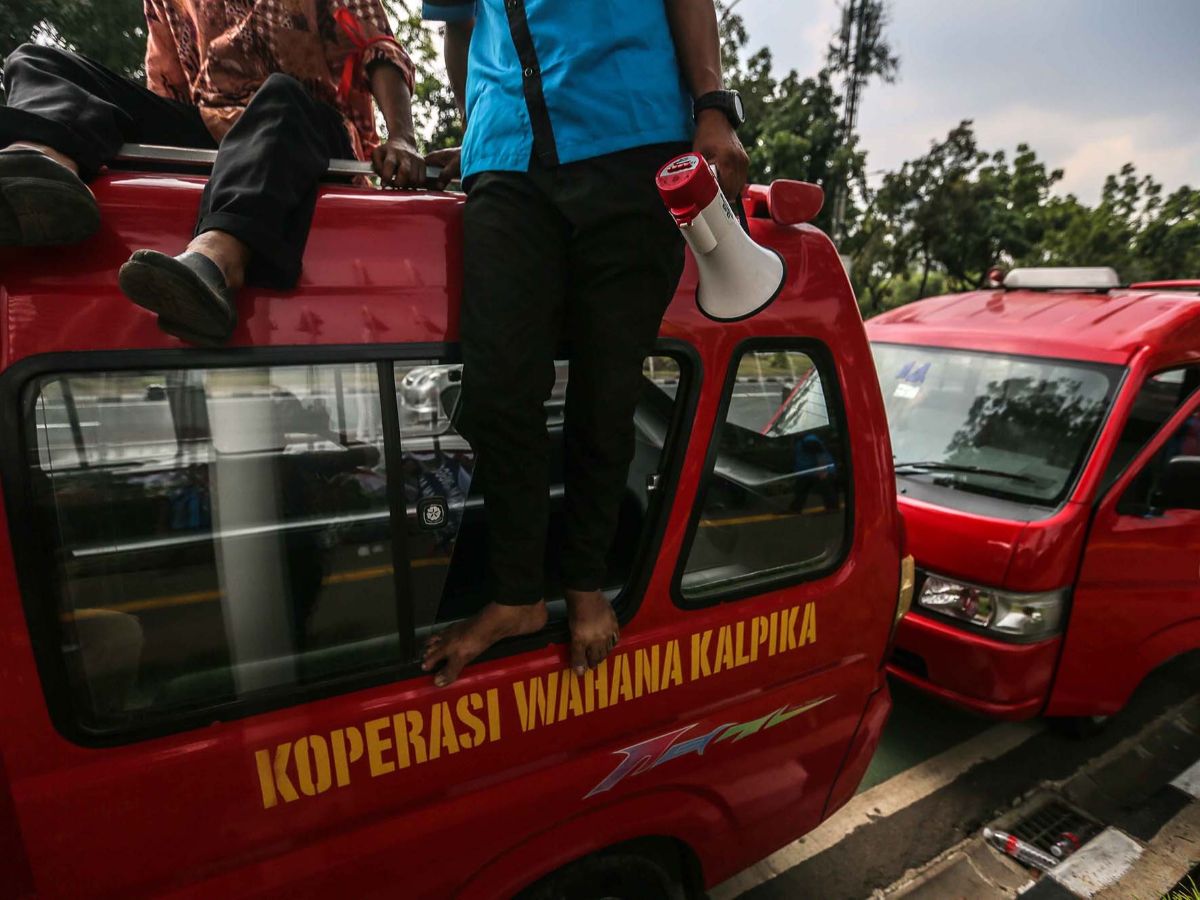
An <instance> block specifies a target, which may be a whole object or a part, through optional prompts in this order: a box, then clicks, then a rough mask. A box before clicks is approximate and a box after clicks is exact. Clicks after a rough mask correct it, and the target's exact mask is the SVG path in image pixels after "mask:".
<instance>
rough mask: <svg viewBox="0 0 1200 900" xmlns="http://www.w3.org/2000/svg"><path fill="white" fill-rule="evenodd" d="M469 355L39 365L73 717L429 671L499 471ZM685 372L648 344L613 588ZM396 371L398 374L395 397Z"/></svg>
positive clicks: (562, 373)
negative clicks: (460, 399) (429, 647)
mask: <svg viewBox="0 0 1200 900" xmlns="http://www.w3.org/2000/svg"><path fill="white" fill-rule="evenodd" d="M389 370H390V371H389ZM461 371H462V369H461V366H459V365H454V364H449V363H447V362H445V361H443V360H423V361H415V362H414V361H405V362H397V363H394V364H393V363H391V362H386V363H379V362H374V361H372V362H364V363H350V364H329V365H296V366H262V367H247V368H213V369H190V370H174V369H157V370H153V369H146V370H140V371H119V372H86V373H80V374H53V375H48V376H44V377H42V378H41V379H37V380H35V381H34V382H33V383H32V385H31V386H30V388H29V390H28V391H27V393H26V397H27V398H28V401H27V406H26V411H27V420H26V432H27V435H28V447H27V459H28V462H29V468H28V473H29V474H28V478H29V483H30V494H31V497H32V501H33V519H32V521H31V522H30V526H31V528H32V529H33V531H34V533H36V535H37V544H38V546H37V547H36V548H34V547H30V548H29V553H28V554H27V555H28V556H29V557H31V559H30V561H29V562H28V563H23V565H26V569H25V570H24V571H27V572H33V573H34V574H33V582H34V583H35V584H36V585H37V590H36V591H35V592H34V594H35V595H36V596H31V597H30V598H29V599H30V602H31V603H32V604H33V606H32V607H31V608H32V609H33V616H32V617H31V623H33V624H32V626H31V627H35V630H36V632H37V634H36V635H35V641H34V646H35V650H36V651H37V653H38V655H39V659H40V660H41V661H43V662H44V663H46V664H47V665H49V670H50V671H51V672H52V682H53V685H52V686H50V685H48V687H47V695H48V700H49V701H50V703H51V708H52V709H53V710H55V711H56V718H57V719H59V721H61V720H62V718H65V719H66V721H67V723H68V725H69V726H70V727H71V728H72V729H74V730H79V731H82V732H85V733H104V734H114V733H130V732H145V731H147V730H150V729H154V730H156V731H159V732H161V731H162V730H164V729H166V728H174V730H179V728H182V727H188V725H189V723H191V724H195V723H196V722H197V721H211V720H212V718H214V717H225V718H229V717H233V716H236V715H244V714H246V711H247V710H250V709H251V708H253V709H261V708H264V707H268V706H270V705H272V704H273V705H276V706H283V705H287V704H289V703H296V702H300V701H301V700H303V699H304V698H305V697H306V696H309V695H311V693H312V691H311V690H309V688H310V686H312V687H315V686H317V685H321V684H326V683H328V682H330V681H334V680H338V681H339V683H345V684H346V685H347V686H348V687H347V689H349V688H350V687H353V686H357V685H361V684H364V683H367V682H369V681H370V680H371V679H372V678H374V679H378V678H380V677H392V676H381V675H380V674H379V673H381V672H384V671H385V670H386V671H387V672H390V673H396V674H415V672H416V668H415V660H416V652H417V648H419V646H420V641H421V638H422V637H423V635H425V634H428V633H429V632H430V631H432V630H433V629H434V628H435V627H438V626H439V625H440V624H441V623H445V622H449V621H453V620H456V619H459V618H462V617H464V616H466V615H469V614H471V613H472V612H474V611H475V610H477V609H478V608H480V607H481V606H482V605H483V604H484V603H485V602H486V599H487V591H486V588H487V567H486V558H485V544H484V540H485V533H484V524H485V523H484V518H483V504H484V492H485V491H486V485H483V484H481V483H479V482H478V480H476V479H475V478H474V477H473V476H474V472H475V457H474V453H473V452H472V450H471V448H470V446H469V445H468V444H467V442H466V441H465V440H464V439H463V438H462V437H461V436H460V435H459V434H458V432H457V430H456V429H455V428H454V424H453V416H454V412H455V408H456V403H457V396H458V391H459V389H460V385H461ZM682 374H683V373H682V372H681V367H680V363H679V362H678V361H677V360H676V359H674V358H671V357H667V356H656V357H651V358H649V359H648V360H647V361H646V366H645V369H644V375H645V379H644V389H643V396H642V400H641V402H640V403H639V406H638V409H637V413H636V425H637V427H636V434H637V444H636V449H635V457H634V461H633V464H632V466H631V469H630V474H629V480H628V482H627V489H626V495H625V497H624V498H623V500H622V505H621V511H620V516H621V518H620V529H619V532H620V533H619V537H618V539H617V541H616V543H615V546H614V547H613V548H612V552H611V553H610V555H609V570H608V574H607V577H606V582H605V588H606V590H607V591H608V593H609V595H610V596H611V597H614V598H615V597H616V596H617V595H618V594H620V593H621V592H622V590H623V589H624V588H625V587H626V586H627V585H629V584H631V583H632V582H634V581H635V580H636V577H637V573H638V571H639V570H638V568H637V563H638V562H639V560H643V559H649V560H650V561H651V562H652V557H653V554H651V553H649V552H648V548H649V540H650V539H651V536H652V531H653V529H651V528H650V527H649V526H650V523H651V522H652V521H654V520H655V513H656V512H657V510H658V506H659V503H658V500H657V496H655V495H654V494H653V484H654V483H655V480H656V477H657V476H659V475H660V474H661V473H663V472H664V471H665V469H666V468H667V466H666V461H667V457H666V454H667V442H668V439H669V436H670V435H671V434H672V433H674V432H673V431H672V429H673V428H676V427H677V426H678V421H679V419H678V416H677V414H676V413H677V410H676V400H677V398H676V394H677V392H678V391H679V389H680V385H681V377H682ZM385 376H391V377H385ZM567 377H568V367H567V364H566V363H565V362H564V363H560V364H559V365H558V379H557V383H556V385H555V388H554V390H553V392H552V395H551V397H550V399H549V401H548V402H547V425H548V428H549V430H550V436H551V447H552V455H551V460H550V469H551V471H550V484H551V487H550V492H551V500H552V510H553V512H552V515H553V516H554V517H557V518H552V521H551V535H550V542H549V544H550V545H549V547H548V553H547V584H548V588H547V590H548V599H550V600H551V604H550V605H551V615H552V618H555V619H559V618H561V619H565V608H564V605H563V603H562V602H561V600H558V601H557V602H555V598H556V596H557V597H561V585H560V584H559V581H561V579H560V578H559V577H558V574H557V557H558V547H557V546H556V543H555V536H556V535H557V534H558V533H561V515H562V510H561V504H562V498H563V493H564V490H563V477H562V471H563V466H562V423H563V407H564V401H565V395H566V385H567ZM392 378H394V382H395V388H396V397H395V398H394V400H393V399H391V398H388V399H387V400H384V399H381V398H382V393H381V385H385V386H388V387H389V388H390V381H391V380H392ZM392 403H394V407H393V408H388V406H386V405H385V404H392ZM393 410H394V412H393ZM397 433H398V436H399V440H398V442H393V438H392V436H393V435H396V434H397ZM400 510H404V513H403V521H401V522H396V521H395V520H394V518H393V516H396V517H397V518H398V517H399V515H400V513H399V511H400ZM22 558H23V559H24V558H25V556H24V555H23V557H22ZM631 596H632V595H631ZM252 699H253V705H252V706H251V705H250V704H249V701H251V700H252ZM243 701H246V702H243ZM217 709H220V710H221V711H222V713H221V714H220V715H217V714H214V713H213V712H212V711H213V710H217Z"/></svg>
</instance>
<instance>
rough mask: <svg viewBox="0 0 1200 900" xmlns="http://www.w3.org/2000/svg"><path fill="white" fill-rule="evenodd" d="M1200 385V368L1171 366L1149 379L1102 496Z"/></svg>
mask: <svg viewBox="0 0 1200 900" xmlns="http://www.w3.org/2000/svg"><path fill="white" fill-rule="evenodd" d="M1197 386H1200V368H1198V367H1191V368H1179V369H1168V370H1167V371H1165V372H1159V373H1158V374H1157V375H1152V376H1151V377H1149V378H1147V379H1146V381H1145V382H1144V383H1143V384H1142V386H1141V388H1140V389H1139V390H1138V392H1137V397H1135V398H1134V401H1133V408H1132V409H1131V410H1130V411H1129V419H1128V420H1127V421H1126V422H1125V427H1124V428H1122V429H1121V437H1120V438H1119V439H1118V440H1117V446H1116V449H1114V450H1113V455H1112V459H1110V460H1109V463H1108V468H1107V469H1105V471H1104V480H1103V481H1102V482H1101V483H1100V495H1101V496H1102V495H1103V494H1104V493H1106V492H1107V491H1108V489H1109V487H1110V486H1111V485H1112V483H1113V482H1114V481H1116V480H1117V479H1118V478H1120V477H1121V473H1122V472H1124V471H1125V467H1126V466H1128V465H1129V461H1130V460H1132V459H1133V458H1134V457H1135V456H1137V455H1138V453H1139V452H1140V451H1141V449H1142V448H1143V447H1145V446H1146V445H1147V444H1148V443H1150V439H1151V438H1153V437H1154V435H1156V434H1157V433H1158V430H1159V429H1160V428H1162V427H1163V425H1164V424H1165V423H1166V421H1167V419H1169V418H1171V416H1172V415H1174V413H1175V410H1177V409H1179V407H1180V406H1182V405H1183V402H1184V401H1185V400H1187V398H1188V397H1189V396H1190V395H1191V393H1192V392H1193V391H1194V390H1196V388H1197Z"/></svg>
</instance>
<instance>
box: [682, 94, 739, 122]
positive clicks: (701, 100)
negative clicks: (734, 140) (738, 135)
mask: <svg viewBox="0 0 1200 900" xmlns="http://www.w3.org/2000/svg"><path fill="white" fill-rule="evenodd" d="M706 109H719V110H720V111H721V112H723V113H725V117H726V118H727V119H729V124H730V125H732V126H733V130H734V131H737V130H738V129H739V128H741V127H742V125H743V124H744V123H745V121H746V107H745V106H743V105H742V95H741V94H739V93H738V92H737V91H709V92H708V93H707V94H703V95H702V96H700V97H697V98H696V99H695V100H693V101H692V115H693V116H695V117H696V118H697V119H698V118H700V113H701V112H703V111H704V110H706Z"/></svg>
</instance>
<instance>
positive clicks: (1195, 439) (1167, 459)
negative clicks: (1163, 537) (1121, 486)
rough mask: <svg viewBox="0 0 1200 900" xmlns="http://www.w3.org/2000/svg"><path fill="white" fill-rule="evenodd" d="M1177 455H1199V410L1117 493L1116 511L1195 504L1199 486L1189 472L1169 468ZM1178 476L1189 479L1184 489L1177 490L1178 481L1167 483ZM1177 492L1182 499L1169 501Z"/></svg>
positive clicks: (1144, 512) (1150, 511) (1145, 512)
mask: <svg viewBox="0 0 1200 900" xmlns="http://www.w3.org/2000/svg"><path fill="white" fill-rule="evenodd" d="M1177 457H1191V458H1192V459H1200V412H1198V413H1193V414H1192V415H1190V416H1188V418H1187V419H1186V420H1185V421H1184V423H1183V425H1181V426H1180V427H1179V430H1178V431H1176V432H1175V433H1174V434H1173V435H1171V437H1170V438H1169V439H1168V440H1167V442H1166V443H1165V444H1164V445H1163V447H1162V449H1161V450H1159V451H1158V452H1157V453H1155V454H1154V456H1153V457H1151V458H1150V459H1149V460H1148V461H1147V462H1146V465H1145V466H1144V467H1143V468H1142V471H1140V472H1139V473H1138V474H1137V477H1136V478H1134V479H1133V481H1132V482H1130V484H1129V487H1128V489H1126V491H1125V493H1124V494H1122V495H1121V500H1120V502H1119V503H1118V504H1117V512H1118V513H1119V514H1121V515H1124V516H1153V515H1158V514H1161V513H1163V512H1165V511H1166V510H1168V509H1175V508H1182V509H1195V508H1197V506H1196V505H1195V502H1194V501H1195V498H1196V497H1197V496H1200V489H1198V488H1197V487H1196V485H1195V481H1194V480H1191V479H1190V473H1184V474H1183V475H1182V476H1180V475H1178V474H1175V473H1172V472H1171V469H1170V464H1171V460H1173V459H1176V458H1177ZM1179 477H1183V478H1185V479H1189V480H1188V482H1187V484H1188V489H1187V490H1183V491H1181V490H1179V488H1180V485H1178V484H1175V485H1172V484H1171V480H1172V478H1175V479H1176V480H1177V479H1178V478H1179ZM1181 495H1186V499H1185V500H1184V501H1183V502H1180V503H1176V502H1173V500H1172V497H1173V496H1174V497H1176V498H1178V497H1180V496H1181Z"/></svg>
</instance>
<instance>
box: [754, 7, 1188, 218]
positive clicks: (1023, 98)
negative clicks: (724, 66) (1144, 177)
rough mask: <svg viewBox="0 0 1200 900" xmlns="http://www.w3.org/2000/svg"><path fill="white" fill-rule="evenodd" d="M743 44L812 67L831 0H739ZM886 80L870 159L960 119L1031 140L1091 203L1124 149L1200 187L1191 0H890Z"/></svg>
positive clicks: (825, 33)
mask: <svg viewBox="0 0 1200 900" xmlns="http://www.w3.org/2000/svg"><path fill="white" fill-rule="evenodd" d="M738 12H739V13H741V14H742V15H743V17H744V18H745V21H746V25H747V28H748V30H749V32H750V46H751V48H757V47H758V46H761V45H762V44H767V45H768V46H770V48H771V50H772V52H773V54H774V57H775V68H776V70H777V74H778V75H782V74H783V73H784V72H786V71H787V70H788V69H793V68H794V69H797V70H798V71H799V72H800V73H801V74H802V75H808V74H812V73H813V72H815V71H816V70H817V68H818V67H819V66H820V64H821V60H822V58H823V55H824V51H825V47H826V46H827V44H828V42H829V37H830V35H831V34H832V32H833V30H834V28H835V26H836V24H837V0H742V2H741V4H740V5H739V6H738ZM891 14H892V22H891V26H890V29H889V36H890V37H891V40H892V45H893V48H894V49H895V50H896V51H897V52H898V53H899V55H900V76H899V78H898V80H897V82H896V84H894V85H886V84H881V83H873V84H871V86H870V87H869V88H868V89H867V91H866V93H865V95H864V100H863V104H862V107H861V109H862V112H861V114H860V117H859V130H860V132H861V134H862V139H863V144H864V146H865V148H866V150H867V152H868V158H867V164H868V167H869V169H871V170H878V169H892V168H895V167H896V166H898V165H899V164H900V163H902V162H903V161H904V160H907V159H911V158H913V157H915V156H919V155H920V154H922V153H924V152H925V150H926V149H928V147H929V144H930V142H931V141H932V140H933V139H935V138H941V137H944V136H945V134H946V132H947V131H948V130H949V129H950V128H951V127H953V126H954V125H955V124H956V123H957V122H958V121H959V120H961V119H974V120H975V125H976V131H977V134H978V135H979V138H980V141H981V144H982V146H983V147H984V148H985V149H988V150H995V149H1000V148H1004V149H1007V150H1009V151H1011V150H1012V148H1014V147H1015V146H1016V145H1017V144H1018V143H1019V142H1021V141H1024V142H1026V143H1028V144H1030V145H1031V146H1032V147H1033V148H1034V149H1035V150H1036V151H1037V152H1038V155H1039V157H1041V158H1042V159H1043V160H1045V161H1046V163H1047V164H1048V166H1049V167H1050V168H1063V169H1065V170H1066V174H1065V177H1064V179H1063V181H1062V183H1061V186H1060V190H1061V191H1062V192H1064V193H1065V192H1072V193H1075V194H1077V195H1078V196H1079V197H1080V198H1081V199H1083V200H1086V201H1088V202H1094V201H1095V200H1096V198H1097V197H1098V196H1099V192H1100V187H1101V184H1102V183H1103V180H1104V176H1105V175H1107V174H1109V173H1110V172H1115V171H1116V170H1117V169H1119V168H1120V166H1121V165H1122V164H1123V163H1125V162H1133V163H1134V164H1135V165H1137V167H1138V169H1139V170H1141V171H1142V172H1149V173H1152V174H1153V175H1154V176H1155V177H1156V178H1157V179H1158V180H1159V181H1162V182H1163V183H1164V184H1165V185H1166V187H1167V188H1168V189H1173V188H1176V187H1178V186H1179V185H1181V184H1190V185H1191V186H1193V187H1200V49H1198V39H1200V0H1140V2H1139V0H891Z"/></svg>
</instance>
